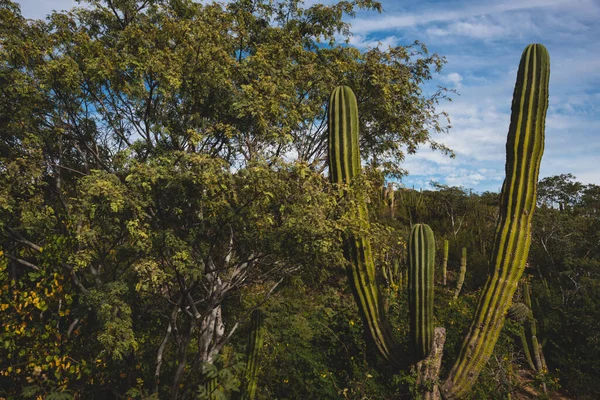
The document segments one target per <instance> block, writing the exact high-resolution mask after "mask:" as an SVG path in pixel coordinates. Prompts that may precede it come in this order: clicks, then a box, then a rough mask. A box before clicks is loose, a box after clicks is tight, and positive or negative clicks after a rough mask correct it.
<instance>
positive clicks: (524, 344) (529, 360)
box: [519, 326, 535, 371]
mask: <svg viewBox="0 0 600 400" xmlns="http://www.w3.org/2000/svg"><path fill="white" fill-rule="evenodd" d="M519 338H520V339H521V346H522V347H523V354H524V355H525V360H526V361H527V364H528V365H529V368H531V369H532V370H533V371H535V364H534V363H533V358H531V352H530V351H529V343H527V336H525V328H524V327H523V326H521V327H520V328H519Z"/></svg>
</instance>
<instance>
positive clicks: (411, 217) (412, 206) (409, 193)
mask: <svg viewBox="0 0 600 400" xmlns="http://www.w3.org/2000/svg"><path fill="white" fill-rule="evenodd" d="M400 202H401V203H402V207H404V209H405V210H406V214H407V216H408V222H409V224H410V225H411V226H412V224H413V223H414V221H415V220H416V219H418V217H419V215H420V214H422V213H423V211H424V210H425V200H423V195H422V193H421V192H419V193H418V194H417V192H416V191H415V190H414V189H413V190H407V189H404V190H403V191H402V192H400Z"/></svg>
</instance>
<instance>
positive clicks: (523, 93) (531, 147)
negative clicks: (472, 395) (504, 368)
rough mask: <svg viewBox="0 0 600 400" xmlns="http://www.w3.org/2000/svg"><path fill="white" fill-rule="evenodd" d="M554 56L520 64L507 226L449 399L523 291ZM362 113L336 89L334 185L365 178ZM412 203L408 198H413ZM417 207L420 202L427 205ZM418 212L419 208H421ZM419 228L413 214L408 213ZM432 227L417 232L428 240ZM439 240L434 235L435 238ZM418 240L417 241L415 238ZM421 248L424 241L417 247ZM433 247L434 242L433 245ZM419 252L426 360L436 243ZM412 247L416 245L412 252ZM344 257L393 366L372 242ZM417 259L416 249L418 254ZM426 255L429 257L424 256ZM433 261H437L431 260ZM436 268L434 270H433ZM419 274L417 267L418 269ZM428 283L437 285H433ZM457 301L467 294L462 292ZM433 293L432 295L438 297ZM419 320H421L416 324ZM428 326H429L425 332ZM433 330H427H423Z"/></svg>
mask: <svg viewBox="0 0 600 400" xmlns="http://www.w3.org/2000/svg"><path fill="white" fill-rule="evenodd" d="M548 79H549V56H548V52H547V50H546V48H545V47H544V46H542V45H539V44H535V45H530V46H528V47H527V48H526V49H525V51H524V53H523V56H522V58H521V63H520V65H519V71H518V74H517V83H516V86H515V91H514V97H513V104H512V115H511V123H510V128H509V132H508V140H507V144H506V150H507V160H506V178H505V181H504V185H503V188H502V193H501V195H500V198H501V203H500V219H499V222H498V225H497V227H496V235H495V239H494V251H493V255H492V259H491V266H492V271H491V273H490V276H489V277H488V280H487V283H486V285H485V288H484V290H483V292H482V295H481V297H480V300H479V304H478V307H477V310H476V313H475V316H474V319H473V322H472V325H471V328H470V330H469V333H468V335H467V337H466V338H465V341H464V343H463V346H462V349H461V351H460V354H459V357H458V359H457V360H456V362H455V364H454V365H453V367H452V369H451V370H450V373H449V376H448V378H447V380H446V381H445V382H444V384H443V385H442V386H441V390H442V394H443V396H444V397H445V398H448V399H453V398H461V397H464V396H465V394H466V393H467V392H468V391H469V390H470V388H471V387H472V386H473V384H474V383H475V381H476V380H477V378H478V376H479V373H480V372H481V370H482V369H483V367H484V365H485V363H486V362H487V360H488V359H489V357H490V355H491V353H492V351H493V349H494V346H495V344H496V342H497V340H498V336H499V334H500V330H501V329H502V326H503V324H504V318H505V316H506V314H507V312H508V309H509V307H510V305H511V303H512V298H513V295H514V292H515V289H516V286H517V285H516V284H517V282H518V281H519V279H520V278H521V275H522V274H523V270H524V268H525V262H526V260H527V256H528V252H529V246H530V243H531V219H532V216H533V212H534V209H535V204H536V191H537V179H538V173H539V166H540V161H541V157H542V152H543V147H544V125H545V117H546V110H547V107H548ZM358 122H359V120H358V110H357V104H356V98H355V97H354V94H353V93H352V91H351V90H350V88H348V87H345V86H342V87H338V88H336V89H335V90H334V91H333V93H332V95H331V98H330V103H329V120H328V125H329V135H330V136H329V169H330V176H331V181H332V183H344V184H348V183H350V182H351V180H352V178H353V177H354V176H355V175H357V174H358V173H359V171H360V156H359V149H358V125H359V124H358ZM407 200H408V199H407ZM410 200H416V203H420V199H413V198H412V196H411V199H410ZM415 205H419V204H415ZM356 217H357V218H359V219H360V220H361V221H368V216H367V209H366V205H365V204H364V203H362V202H359V204H358V207H357V212H356ZM409 217H410V222H411V225H412V222H413V221H412V215H411V213H410V212H409ZM426 230H427V228H425V227H424V226H416V227H415V228H414V229H413V234H414V233H415V232H417V234H418V235H421V236H419V237H421V238H422V242H423V243H425V242H427V240H425V239H424V237H425V236H427V235H426V234H425V232H426ZM431 236H432V235H431ZM411 239H412V236H411ZM415 241H416V242H418V240H415ZM431 242H433V241H432V240H431ZM423 246H424V247H418V249H417V250H419V251H420V252H419V251H417V250H415V253H414V255H412V256H410V258H411V263H412V262H413V260H417V259H418V260H419V262H418V263H420V264H422V265H423V267H422V269H420V270H417V269H415V271H414V272H412V273H411V274H409V281H410V283H409V293H410V296H409V297H410V298H411V300H409V303H410V304H411V311H413V313H414V315H413V314H412V313H411V333H412V334H413V335H414V340H413V346H414V347H415V348H414V349H413V351H414V352H415V354H418V355H419V356H423V355H425V354H427V342H428V341H429V342H430V338H431V332H432V331H433V329H432V322H431V319H430V320H427V321H425V319H426V318H425V315H426V314H427V318H431V317H430V316H429V315H430V314H428V313H426V312H424V308H426V307H429V306H428V305H426V304H427V301H429V300H427V301H425V298H424V296H425V297H426V295H425V293H426V292H425V291H423V290H425V288H426V287H427V288H430V286H429V283H426V281H427V280H426V279H425V275H427V274H428V273H426V272H425V271H427V269H426V268H425V267H424V265H425V264H426V262H425V260H427V256H426V255H425V254H426V253H428V252H431V254H433V253H434V248H433V247H431V246H430V245H429V244H427V245H426V246H425V245H424V244H423ZM411 247H412V246H411ZM344 250H345V255H346V258H347V259H348V260H349V263H350V264H351V266H350V268H349V272H350V273H349V275H350V280H351V285H352V288H353V291H354V294H355V297H356V300H357V304H358V306H359V309H360V311H361V313H362V315H363V317H364V320H365V321H366V323H367V326H368V328H369V331H370V333H371V336H372V337H373V340H374V342H375V343H376V345H377V347H378V348H379V350H380V352H381V353H382V354H383V355H384V357H386V358H387V359H388V360H391V361H395V360H397V358H396V355H398V352H397V344H396V342H395V340H394V339H393V337H392V336H391V335H390V330H389V326H388V324H387V319H386V317H385V314H384V312H383V308H382V305H381V300H380V294H379V290H378V288H377V285H376V278H375V266H374V262H373V257H372V254H371V248H370V243H369V241H368V240H364V239H363V238H361V237H357V236H356V235H352V234H349V235H348V237H347V238H346V242H345V249H344ZM410 251H411V252H412V251H413V249H412V248H411V250H410ZM421 253H422V254H421ZM431 257H433V256H431ZM461 264H462V265H461V272H462V273H461V275H463V277H462V279H460V278H459V280H460V281H461V284H462V281H463V280H464V270H466V250H465V249H463V262H462V263H461ZM427 268H429V267H427ZM432 268H433V267H432ZM411 269H412V266H411ZM428 282H431V284H432V282H433V279H431V280H430V281H428ZM457 289H458V290H457V294H458V292H459V291H460V288H457ZM431 292H433V290H431ZM413 317H414V320H413ZM421 324H423V325H421ZM425 326H427V328H424V327H425Z"/></svg>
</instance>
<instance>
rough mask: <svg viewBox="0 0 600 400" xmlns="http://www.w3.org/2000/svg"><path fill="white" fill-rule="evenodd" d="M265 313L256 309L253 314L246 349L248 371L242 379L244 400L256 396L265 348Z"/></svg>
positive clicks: (249, 399)
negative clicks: (260, 363)
mask: <svg viewBox="0 0 600 400" xmlns="http://www.w3.org/2000/svg"><path fill="white" fill-rule="evenodd" d="M263 322H264V316H263V313H262V312H261V311H260V310H259V309H256V310H254V311H253V312H252V316H251V322H250V323H251V325H250V334H249V335H248V347H247V348H246V370H245V371H244V377H243V379H242V387H241V392H240V397H241V399H242V400H252V399H254V396H255V394H256V383H257V381H258V365H259V362H260V349H261V348H262V346H263V340H264V328H263Z"/></svg>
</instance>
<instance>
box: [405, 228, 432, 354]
mask: <svg viewBox="0 0 600 400" xmlns="http://www.w3.org/2000/svg"><path fill="white" fill-rule="evenodd" d="M408 258H409V269H408V308H409V313H410V341H411V347H412V350H413V352H414V357H415V359H417V360H420V359H422V358H425V357H427V355H428V354H429V353H430V351H431V346H432V343H433V333H434V326H433V293H434V269H435V239H434V237H433V231H432V230H431V228H430V227H429V226H428V225H425V224H415V225H414V226H413V228H412V230H411V234H410V237H409V252H408Z"/></svg>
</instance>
